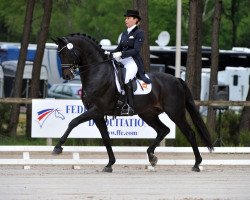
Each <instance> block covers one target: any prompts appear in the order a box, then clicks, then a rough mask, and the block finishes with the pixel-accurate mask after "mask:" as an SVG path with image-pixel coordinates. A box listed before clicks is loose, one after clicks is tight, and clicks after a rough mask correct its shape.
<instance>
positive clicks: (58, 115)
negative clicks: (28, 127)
mask: <svg viewBox="0 0 250 200" xmlns="http://www.w3.org/2000/svg"><path fill="white" fill-rule="evenodd" d="M85 111H86V110H85V108H84V106H83V104H82V101H81V100H58V99H35V100H32V137H33V138H60V137H61V136H62V135H63V134H64V132H65V131H66V129H67V127H68V124H69V123H70V121H71V120H72V119H74V118H75V117H77V116H79V115H81V114H83V113H84V112H85ZM160 120H161V121H162V122H163V123H164V124H166V125H167V126H168V127H169V128H170V133H169V134H168V135H167V137H166V138H175V124H174V123H173V122H172V121H171V120H170V119H169V118H168V116H167V115H166V114H161V115H160ZM106 123H107V127H108V131H109V135H110V137H111V138H155V137H156V132H155V131H154V129H152V128H151V127H150V126H148V125H147V124H146V123H145V122H144V121H143V120H142V119H141V118H139V117H138V115H134V116H122V117H116V118H115V119H113V117H112V116H108V117H107V121H106ZM69 138H101V134H100V133H99V130H98V129H97V127H96V126H95V123H94V122H93V120H90V121H87V122H85V123H82V124H80V125H78V126H77V127H75V128H74V129H73V130H72V132H71V133H70V135H69Z"/></svg>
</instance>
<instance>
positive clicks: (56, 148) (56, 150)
mask: <svg viewBox="0 0 250 200" xmlns="http://www.w3.org/2000/svg"><path fill="white" fill-rule="evenodd" d="M62 151H63V148H62V147H55V148H54V149H53V151H52V154H54V155H56V154H60V153H62Z"/></svg>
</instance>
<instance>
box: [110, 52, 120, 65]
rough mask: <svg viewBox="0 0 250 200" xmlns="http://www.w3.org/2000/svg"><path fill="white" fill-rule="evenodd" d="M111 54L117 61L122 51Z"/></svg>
mask: <svg viewBox="0 0 250 200" xmlns="http://www.w3.org/2000/svg"><path fill="white" fill-rule="evenodd" d="M112 56H113V58H114V59H115V60H116V61H117V62H119V61H120V59H121V56H122V52H120V51H119V52H115V53H112Z"/></svg>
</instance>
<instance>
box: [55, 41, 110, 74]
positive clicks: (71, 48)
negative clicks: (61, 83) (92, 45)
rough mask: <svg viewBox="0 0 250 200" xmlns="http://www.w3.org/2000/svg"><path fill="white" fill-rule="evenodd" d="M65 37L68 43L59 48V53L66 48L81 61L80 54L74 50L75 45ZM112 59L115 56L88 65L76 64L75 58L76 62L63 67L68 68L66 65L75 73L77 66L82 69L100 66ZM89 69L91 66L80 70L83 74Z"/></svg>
mask: <svg viewBox="0 0 250 200" xmlns="http://www.w3.org/2000/svg"><path fill="white" fill-rule="evenodd" d="M63 39H64V41H65V42H66V45H65V46H63V47H62V48H61V49H59V50H58V53H61V51H62V50H64V49H66V50H69V51H70V52H71V51H73V55H74V56H75V57H76V58H77V60H78V63H79V61H80V59H79V57H78V55H77V54H76V52H75V51H74V45H73V44H72V43H70V42H69V41H68V40H67V38H65V37H63ZM111 60H113V58H108V59H105V60H103V61H101V62H98V63H93V64H87V65H78V64H76V62H75V60H74V64H62V68H66V67H67V68H69V70H70V72H71V73H72V74H74V73H75V70H76V69H77V68H78V69H80V68H82V67H89V66H93V67H96V66H98V65H100V64H102V63H105V62H108V61H111ZM88 70H89V68H87V69H84V70H83V71H81V72H80V74H82V73H84V72H86V71H88Z"/></svg>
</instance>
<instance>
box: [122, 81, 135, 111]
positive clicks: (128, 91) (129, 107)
mask: <svg viewBox="0 0 250 200" xmlns="http://www.w3.org/2000/svg"><path fill="white" fill-rule="evenodd" d="M124 90H125V95H126V97H125V102H124V105H123V106H122V111H121V114H122V115H134V102H133V95H134V94H133V89H132V85H131V82H129V83H127V84H125V85H124Z"/></svg>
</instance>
